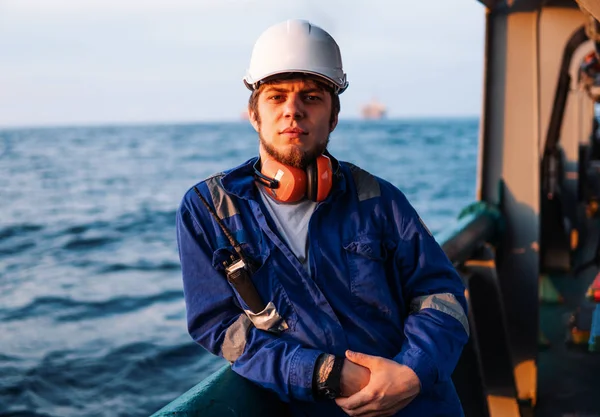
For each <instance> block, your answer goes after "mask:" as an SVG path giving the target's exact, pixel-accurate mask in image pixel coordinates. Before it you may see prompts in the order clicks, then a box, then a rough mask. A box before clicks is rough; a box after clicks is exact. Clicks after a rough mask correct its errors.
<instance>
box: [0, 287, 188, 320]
mask: <svg viewBox="0 0 600 417" xmlns="http://www.w3.org/2000/svg"><path fill="white" fill-rule="evenodd" d="M182 297H183V293H182V292H181V291H175V290H171V291H163V292H161V293H158V294H153V295H147V296H139V297H133V296H128V297H115V298H111V299H109V300H104V301H78V300H73V299H69V298H63V297H37V298H35V299H34V300H33V301H31V302H30V303H28V304H27V305H25V306H23V307H20V308H16V309H8V310H7V309H0V318H1V319H2V320H3V321H15V320H25V319H28V318H32V317H41V316H50V317H53V318H54V320H55V321H57V322H66V321H78V320H83V319H95V318H100V317H107V316H112V315H119V314H124V313H128V312H131V311H135V310H140V309H142V308H146V307H148V306H151V305H153V304H157V303H164V302H170V301H174V300H181V299H182Z"/></svg>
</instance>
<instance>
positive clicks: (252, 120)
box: [248, 109, 259, 133]
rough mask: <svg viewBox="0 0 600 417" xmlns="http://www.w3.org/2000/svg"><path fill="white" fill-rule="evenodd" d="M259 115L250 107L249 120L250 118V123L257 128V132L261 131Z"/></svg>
mask: <svg viewBox="0 0 600 417" xmlns="http://www.w3.org/2000/svg"><path fill="white" fill-rule="evenodd" d="M256 116H258V115H257V114H256V113H254V112H253V111H252V110H250V109H248V120H250V124H251V125H252V127H253V128H254V130H256V132H257V133H258V132H259V129H258V128H259V126H258V119H257V117H256Z"/></svg>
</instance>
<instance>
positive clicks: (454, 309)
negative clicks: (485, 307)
mask: <svg viewBox="0 0 600 417" xmlns="http://www.w3.org/2000/svg"><path fill="white" fill-rule="evenodd" d="M424 308H431V309H433V310H437V311H441V312H442V313H445V314H448V315H449V316H451V317H454V318H455V319H456V320H458V321H459V322H460V324H462V325H463V327H464V329H465V332H467V334H469V320H468V319H467V315H466V314H465V310H464V309H463V308H462V306H461V305H460V303H459V302H458V300H457V299H456V297H455V296H454V294H450V293H443V294H431V295H422V296H420V297H416V298H414V299H413V300H412V301H411V303H410V309H411V312H418V311H421V310H423V309H424Z"/></svg>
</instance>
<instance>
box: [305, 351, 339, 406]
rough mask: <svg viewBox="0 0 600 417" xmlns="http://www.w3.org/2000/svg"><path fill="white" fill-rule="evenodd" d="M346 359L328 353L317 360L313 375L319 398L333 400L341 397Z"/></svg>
mask: <svg viewBox="0 0 600 417" xmlns="http://www.w3.org/2000/svg"><path fill="white" fill-rule="evenodd" d="M343 366H344V358H343V357H341V356H334V355H331V354H328V353H324V354H321V356H319V358H318V359H317V363H316V365H315V371H314V375H313V387H315V390H316V396H317V397H318V398H323V399H329V400H333V399H335V398H337V397H339V396H340V395H341V384H340V382H341V377H342V367H343Z"/></svg>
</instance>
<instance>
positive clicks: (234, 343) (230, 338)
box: [221, 314, 252, 362]
mask: <svg viewBox="0 0 600 417" xmlns="http://www.w3.org/2000/svg"><path fill="white" fill-rule="evenodd" d="M250 326H252V322H251V321H250V319H249V318H248V317H246V315H245V314H240V316H239V317H238V319H237V320H236V321H234V322H233V324H232V325H231V326H229V328H228V329H227V331H226V332H225V339H224V340H223V344H222V345H221V353H222V355H223V357H224V358H225V359H227V360H228V361H229V362H235V361H236V360H237V358H239V357H240V356H242V353H244V348H245V347H246V340H247V338H246V336H247V334H248V329H250Z"/></svg>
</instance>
